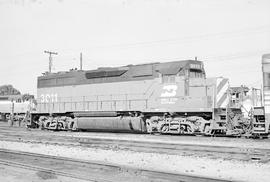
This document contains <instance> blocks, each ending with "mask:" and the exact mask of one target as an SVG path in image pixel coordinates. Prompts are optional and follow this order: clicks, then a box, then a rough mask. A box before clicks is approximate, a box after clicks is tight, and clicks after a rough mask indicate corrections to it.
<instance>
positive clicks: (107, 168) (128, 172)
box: [0, 149, 226, 182]
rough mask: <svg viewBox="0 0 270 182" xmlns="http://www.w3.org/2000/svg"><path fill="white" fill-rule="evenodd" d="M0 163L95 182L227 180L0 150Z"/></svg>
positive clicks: (195, 181) (199, 181) (218, 181)
mask: <svg viewBox="0 0 270 182" xmlns="http://www.w3.org/2000/svg"><path fill="white" fill-rule="evenodd" d="M0 154H1V155H0V165H7V166H14V167H17V168H23V169H28V170H33V171H38V172H40V171H41V172H44V173H48V174H54V175H59V176H64V177H69V178H74V179H79V180H85V181H95V182H112V181H142V182H144V181H159V182H169V181H181V182H191V181H192V182H193V181H194V182H208V181H209V182H213V181H216V182H224V181H226V180H220V179H212V178H207V177H200V176H189V175H182V174H173V173H167V172H161V171H151V170H144V169H135V168H128V167H124V166H115V165H112V164H106V163H97V162H92V161H83V160H77V159H71V158H65V157H55V156H49V155H41V154H34V153H28V152H19V151H11V150H5V149H0Z"/></svg>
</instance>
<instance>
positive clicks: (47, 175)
mask: <svg viewBox="0 0 270 182" xmlns="http://www.w3.org/2000/svg"><path fill="white" fill-rule="evenodd" d="M36 175H37V176H38V177H40V178H41V179H43V180H47V179H57V176H56V175H55V174H53V173H50V172H47V171H38V172H37V173H36Z"/></svg>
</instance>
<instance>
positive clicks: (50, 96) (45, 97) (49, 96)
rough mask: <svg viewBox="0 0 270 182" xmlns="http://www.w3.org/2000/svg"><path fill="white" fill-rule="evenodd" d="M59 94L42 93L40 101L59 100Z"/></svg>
mask: <svg viewBox="0 0 270 182" xmlns="http://www.w3.org/2000/svg"><path fill="white" fill-rule="evenodd" d="M57 97H58V96H57V94H41V95H40V102H41V103H44V102H46V103H48V102H57Z"/></svg>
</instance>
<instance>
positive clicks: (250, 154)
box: [78, 138, 270, 163]
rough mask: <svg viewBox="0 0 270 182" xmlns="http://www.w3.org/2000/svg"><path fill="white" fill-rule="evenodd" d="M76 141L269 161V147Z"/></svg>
mask: <svg viewBox="0 0 270 182" xmlns="http://www.w3.org/2000/svg"><path fill="white" fill-rule="evenodd" d="M78 142H79V143H81V144H82V145H85V146H105V147H106V146H107V147H108V146H116V147H117V148H119V149H126V150H134V151H141V152H151V153H153V152H154V153H157V152H158V153H165V154H177V155H197V156H198V155H200V156H202V157H213V158H215V157H218V158H223V159H234V160H244V161H249V160H255V161H260V162H264V163H265V162H269V161H270V149H261V148H238V147H226V146H212V145H197V144H196V145H192V144H173V143H164V142H162V143H161V142H146V141H144V142H139V141H128V140H115V139H114V140H112V139H97V138H95V139H92V138H78Z"/></svg>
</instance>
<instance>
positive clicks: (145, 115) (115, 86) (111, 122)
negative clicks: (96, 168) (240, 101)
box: [30, 60, 252, 135]
mask: <svg viewBox="0 0 270 182" xmlns="http://www.w3.org/2000/svg"><path fill="white" fill-rule="evenodd" d="M37 103H38V104H37V108H36V111H35V112H32V114H31V122H30V124H31V126H38V127H41V128H47V129H53V130H91V131H113V132H142V133H146V132H147V133H170V134H204V135H213V134H227V135H241V134H247V133H251V131H252V124H251V120H248V119H244V118H243V117H242V115H241V108H239V107H238V108H237V107H234V106H232V105H230V93H229V80H228V79H227V78H223V77H216V78H206V74H205V70H204V65H203V62H201V61H198V60H184V61H174V62H166V63H149V64H139V65H127V66H121V67H102V68H98V69H96V70H70V71H67V72H58V73H48V72H47V73H45V74H43V75H42V76H39V77H38V80H37Z"/></svg>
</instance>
